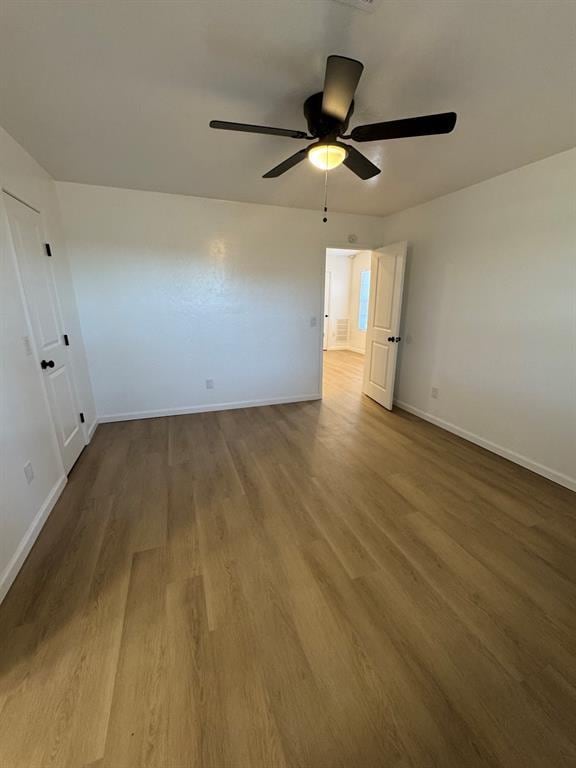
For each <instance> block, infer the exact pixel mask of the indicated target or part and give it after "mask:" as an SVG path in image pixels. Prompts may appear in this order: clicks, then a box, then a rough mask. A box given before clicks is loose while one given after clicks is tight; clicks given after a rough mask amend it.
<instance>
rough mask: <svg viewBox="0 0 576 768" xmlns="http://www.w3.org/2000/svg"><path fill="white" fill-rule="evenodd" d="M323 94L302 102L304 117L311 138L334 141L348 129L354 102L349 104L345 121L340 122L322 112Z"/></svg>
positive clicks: (317, 94) (316, 94)
mask: <svg viewBox="0 0 576 768" xmlns="http://www.w3.org/2000/svg"><path fill="white" fill-rule="evenodd" d="M323 95H324V94H323V92H322V91H320V93H315V94H314V95H313V96H310V97H309V98H307V99H306V101H305V102H304V117H305V118H306V122H307V123H308V132H309V133H310V135H311V136H314V137H315V138H318V139H330V140H335V139H336V138H337V137H338V136H341V135H342V134H343V133H344V132H345V131H346V129H347V128H348V123H349V121H350V118H351V117H352V113H353V112H354V102H352V103H351V104H350V109H349V110H348V114H347V115H346V120H344V122H342V121H341V120H338V118H336V117H332V116H331V115H327V114H325V113H324V112H322V98H323Z"/></svg>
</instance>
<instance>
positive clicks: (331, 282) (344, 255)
mask: <svg viewBox="0 0 576 768" xmlns="http://www.w3.org/2000/svg"><path fill="white" fill-rule="evenodd" d="M406 253H407V244H406V243H395V244H393V245H389V246H385V247H383V248H377V249H374V250H360V251H355V250H351V249H343V248H327V249H326V275H325V282H324V328H323V336H322V349H323V358H324V360H323V362H324V365H323V371H324V374H323V379H324V380H323V392H324V395H329V394H330V393H333V392H335V391H338V392H347V393H348V394H355V395H357V396H358V398H359V400H360V399H361V396H362V394H364V395H368V396H369V397H370V398H372V399H373V400H375V401H376V402H378V403H379V404H380V405H382V406H384V407H385V408H387V409H389V410H391V409H392V406H393V400H394V385H395V377H396V363H397V352H398V345H399V344H400V343H401V340H402V339H401V336H400V315H401V307H402V293H403V285H404V270H405V265H406Z"/></svg>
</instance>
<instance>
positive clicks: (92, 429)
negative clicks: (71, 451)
mask: <svg viewBox="0 0 576 768" xmlns="http://www.w3.org/2000/svg"><path fill="white" fill-rule="evenodd" d="M98 421H99V420H98V419H94V421H93V422H92V424H91V425H90V427H89V429H88V433H87V438H88V442H90V440H92V436H93V435H94V432H96V427H97V426H98Z"/></svg>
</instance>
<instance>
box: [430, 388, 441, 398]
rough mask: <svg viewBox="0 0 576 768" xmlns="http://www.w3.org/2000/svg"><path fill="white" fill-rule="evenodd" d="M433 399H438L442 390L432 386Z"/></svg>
mask: <svg viewBox="0 0 576 768" xmlns="http://www.w3.org/2000/svg"><path fill="white" fill-rule="evenodd" d="M430 395H431V397H432V400H438V397H439V396H440V390H439V389H438V387H432V392H431V393H430Z"/></svg>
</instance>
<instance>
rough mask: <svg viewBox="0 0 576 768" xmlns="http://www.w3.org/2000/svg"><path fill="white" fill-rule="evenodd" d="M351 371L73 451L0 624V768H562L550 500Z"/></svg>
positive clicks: (573, 523)
mask: <svg viewBox="0 0 576 768" xmlns="http://www.w3.org/2000/svg"><path fill="white" fill-rule="evenodd" d="M361 364H362V359H361V358H360V357H359V356H358V355H355V354H353V353H347V352H330V353H327V354H326V375H325V399H324V400H323V401H322V402H321V403H320V402H313V403H301V404H295V405H284V406H274V407H265V408H254V409H248V410H238V411H227V412H221V413H217V414H197V415H192V416H178V417H173V418H162V419H150V420H146V421H133V422H125V423H117V424H106V425H102V426H100V427H99V428H98V430H97V432H96V435H95V437H94V440H93V442H92V444H91V445H90V446H89V447H88V449H87V450H86V451H85V452H84V454H83V455H82V457H81V458H80V460H79V462H78V464H77V466H76V467H75V469H74V470H73V472H72V474H71V477H70V482H69V485H68V487H67V488H66V490H65V492H64V494H63V496H62V497H61V499H60V501H59V502H58V504H57V506H56V508H55V509H54V511H53V513H52V515H51V517H50V519H49V521H48V522H47V524H46V526H45V528H44V530H43V531H42V534H41V536H40V537H39V540H38V542H37V544H36V546H35V547H34V549H33V551H32V553H31V555H30V557H29V558H28V561H27V562H26V564H25V566H24V568H23V570H22V571H21V573H20V575H19V577H18V579H17V580H16V582H15V584H14V586H13V588H12V590H11V592H10V593H9V595H8V597H7V598H6V600H5V602H4V604H3V605H2V606H1V607H0V675H1V678H0V765H1V766H2V768H44V767H45V766H74V767H78V768H80V767H82V768H87V767H88V766H90V767H91V768H105V767H107V768H141V767H144V766H153V767H154V768H185V767H186V766H194V767H196V766H198V767H200V766H204V767H207V768H208V767H210V768H273V767H275V766H278V767H281V768H287V767H292V766H294V767H296V766H297V767H298V768H339V767H341V768H355V767H356V766H357V767H358V768H373V767H376V766H378V767H380V766H382V767H383V768H384V767H385V768H396V767H397V768H408V766H416V767H417V768H428V767H429V766H440V767H442V768H451V767H452V766H454V767H455V768H468V767H469V766H470V767H471V766H502V767H503V768H514V767H515V766H518V767H519V768H520V767H521V768H528V767H530V766H539V767H542V768H557V767H558V766H575V765H576V727H575V726H576V661H575V658H576V586H575V577H576V556H575V555H576V513H575V507H576V503H575V502H576V495H575V494H572V493H571V492H569V491H567V490H565V489H562V488H560V487H558V486H555V485H554V484H552V483H550V482H548V481H546V480H544V479H542V478H540V477H538V476H536V475H533V474H531V473H530V472H528V471H526V470H523V469H521V468H519V467H517V466H515V465H513V464H511V463H509V462H507V461H505V460H503V459H500V458H499V457H497V456H494V455H492V454H489V453H487V452H485V451H483V450H482V449H479V448H477V447H476V446H473V445H471V444H469V443H466V442H464V441H462V440H460V439H458V438H456V437H454V436H452V435H450V434H448V433H446V432H443V431H441V430H439V429H437V428H436V427H433V426H432V425H430V424H427V423H425V422H422V421H420V420H418V419H417V418H415V417H413V416H410V415H408V414H406V413H404V412H402V411H396V412H394V413H392V414H391V413H388V412H386V411H385V410H384V409H382V408H380V407H379V406H378V405H376V404H375V403H373V402H372V401H371V400H369V399H368V398H365V397H362V396H361V395H360V380H361Z"/></svg>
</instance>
